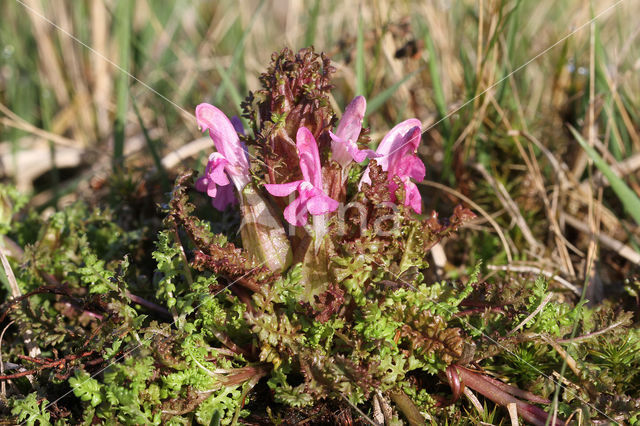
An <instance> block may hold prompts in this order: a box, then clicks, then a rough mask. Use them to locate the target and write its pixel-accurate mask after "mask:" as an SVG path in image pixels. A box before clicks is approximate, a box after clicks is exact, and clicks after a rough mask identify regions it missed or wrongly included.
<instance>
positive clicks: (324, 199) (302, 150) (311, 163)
mask: <svg viewBox="0 0 640 426" xmlns="http://www.w3.org/2000/svg"><path fill="white" fill-rule="evenodd" d="M296 146H297V147H298V155H299V157H300V169H301V170H302V176H303V177H304V179H302V180H297V181H294V182H289V183H282V184H277V183H274V184H266V185H265V188H266V189H267V191H269V193H270V194H271V195H275V196H276V197H285V196H287V195H290V194H291V193H293V192H294V191H296V190H297V191H298V194H299V196H298V198H296V199H295V200H293V202H291V204H289V205H288V206H287V208H285V209H284V218H285V219H286V220H287V222H289V223H290V224H292V225H295V226H304V225H305V224H306V223H307V219H308V217H309V213H311V214H312V215H314V216H321V215H324V214H326V213H329V212H332V211H335V210H336V209H337V208H338V202H337V201H336V200H334V199H332V198H329V197H328V196H327V195H326V194H325V193H324V191H323V190H322V168H321V166H320V155H319V153H318V145H317V143H316V140H315V138H314V137H313V134H311V131H309V129H307V128H306V127H300V128H299V129H298V133H297V135H296Z"/></svg>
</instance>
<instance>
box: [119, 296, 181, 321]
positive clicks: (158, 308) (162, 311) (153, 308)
mask: <svg viewBox="0 0 640 426" xmlns="http://www.w3.org/2000/svg"><path fill="white" fill-rule="evenodd" d="M127 297H128V298H129V299H131V301H132V302H134V303H137V304H138V305H140V306H144V307H145V308H147V309H149V310H150V311H155V312H157V313H159V314H161V315H163V316H165V317H167V318H171V313H170V312H169V311H168V310H167V309H166V308H164V307H162V306H160V305H157V304H155V303H153V302H150V301H148V300H147V299H143V298H142V297H140V296H136V295H135V294H132V293H130V292H128V291H127Z"/></svg>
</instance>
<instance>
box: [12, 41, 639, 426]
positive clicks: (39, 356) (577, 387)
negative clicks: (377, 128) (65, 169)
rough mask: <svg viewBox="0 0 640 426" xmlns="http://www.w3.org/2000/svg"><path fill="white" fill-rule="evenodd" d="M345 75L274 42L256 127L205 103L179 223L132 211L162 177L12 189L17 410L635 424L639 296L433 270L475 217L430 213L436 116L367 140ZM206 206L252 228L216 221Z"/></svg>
mask: <svg viewBox="0 0 640 426" xmlns="http://www.w3.org/2000/svg"><path fill="white" fill-rule="evenodd" d="M332 72H333V68H332V67H331V65H330V62H329V60H328V59H327V58H326V57H325V56H324V55H319V54H316V53H315V52H314V51H313V50H312V49H303V50H301V51H300V52H298V53H297V54H294V53H292V52H291V51H289V50H287V49H285V50H283V51H282V52H280V53H276V54H274V55H273V57H272V62H271V65H270V67H269V69H268V70H267V72H266V73H264V74H263V75H262V76H261V78H260V81H261V84H262V89H261V90H258V91H256V92H255V93H252V94H250V95H249V97H248V98H247V99H246V101H245V102H244V103H243V109H244V119H245V122H246V123H247V124H248V127H247V128H243V127H242V125H241V124H240V120H239V119H238V118H233V117H232V118H228V117H227V116H225V114H224V113H223V112H222V111H221V110H220V109H218V108H217V107H215V106H212V105H209V104H206V103H203V104H201V105H199V106H198V107H197V108H196V119H197V122H196V123H194V126H196V125H198V126H199V127H200V128H201V129H202V130H203V131H204V132H208V134H209V136H210V137H211V139H212V148H211V151H212V152H211V155H210V157H209V161H208V164H207V165H206V168H205V170H204V171H203V173H201V174H200V176H199V177H198V173H197V172H196V171H193V170H192V171H187V172H184V173H182V174H181V175H179V176H178V178H177V180H176V184H175V187H174V189H173V191H172V193H171V199H170V201H169V203H168V204H166V205H164V206H163V214H164V215H165V219H164V222H163V223H162V225H160V223H158V222H159V221H156V220H155V219H156V218H155V216H154V215H153V213H147V214H146V215H142V214H140V215H137V214H132V212H133V211H144V209H147V210H149V206H150V205H151V206H153V203H152V202H150V201H149V200H148V199H146V198H145V190H144V185H143V186H140V187H139V190H137V191H139V192H132V191H131V189H130V188H132V187H134V186H133V185H131V184H130V182H128V181H126V180H123V181H122V182H120V181H119V180H118V179H115V178H114V179H113V181H112V182H111V183H110V185H111V187H112V188H111V193H112V194H125V195H124V196H125V198H122V199H120V200H116V202H114V203H113V204H112V205H111V207H110V208H106V209H94V210H91V209H89V208H88V207H87V205H86V203H76V204H74V205H72V206H69V207H67V208H65V209H62V210H61V211H58V212H56V213H55V214H53V215H52V216H51V217H50V218H48V219H47V220H44V219H41V218H40V217H38V216H37V215H24V216H23V217H22V220H19V221H16V220H13V219H12V218H13V217H14V216H16V215H17V214H18V212H17V209H19V207H20V206H21V205H23V204H24V202H25V200H24V199H21V198H20V197H19V196H18V195H17V194H16V193H15V192H11V191H9V192H6V195H5V196H3V197H0V198H1V199H0V201H1V203H0V204H2V206H1V207H2V209H1V210H2V223H1V224H0V225H2V226H0V233H1V234H2V235H3V237H4V238H6V241H13V242H15V243H14V244H11V245H8V247H9V249H10V250H7V253H9V254H8V256H9V257H10V262H11V263H12V266H13V270H14V271H15V280H16V282H17V283H18V285H19V286H20V288H21V289H22V291H23V294H22V295H21V296H19V297H14V298H12V299H10V300H8V301H6V302H5V303H4V304H3V305H2V306H1V309H0V322H2V321H5V320H7V322H6V323H5V324H8V325H6V326H5V327H7V328H8V329H9V330H16V331H15V332H14V333H15V334H13V335H12V336H11V337H8V336H9V335H8V334H7V335H5V338H4V340H2V351H3V353H2V355H3V362H4V364H2V365H4V370H3V372H2V373H0V381H2V382H3V383H8V385H7V393H6V399H4V398H5V394H4V391H3V395H1V396H2V401H5V400H6V402H7V404H6V405H4V404H3V405H2V407H5V408H2V407H0V410H4V411H1V412H2V414H3V415H5V416H10V415H13V417H9V418H10V419H11V421H10V422H12V423H15V422H16V421H18V422H26V424H36V423H38V422H40V423H41V424H47V423H48V422H50V421H52V422H53V421H55V422H57V423H56V424H62V423H64V422H65V421H68V422H70V423H73V424H78V423H83V424H94V423H101V422H104V423H109V424H119V423H123V424H171V425H181V424H190V423H198V424H204V425H210V424H212V425H215V424H235V423H238V422H244V423H248V424H296V423H297V422H299V421H300V422H305V423H306V424H319V425H322V424H351V423H358V424H369V423H371V422H375V423H377V424H386V425H390V424H400V423H401V422H405V423H407V422H408V423H409V424H411V425H420V424H426V423H430V424H469V423H473V424H475V423H477V422H487V423H498V422H501V421H502V422H503V423H504V419H506V418H508V417H509V413H508V411H507V409H506V408H505V409H502V408H496V407H498V406H502V407H508V408H509V409H510V410H511V411H512V413H513V411H514V410H515V411H517V413H518V414H519V416H520V417H521V418H522V419H524V420H525V421H526V422H528V423H530V424H534V425H544V424H555V425H562V424H564V423H563V420H562V419H566V418H568V417H570V416H572V415H573V413H574V412H576V410H579V411H580V412H581V413H583V415H584V416H591V417H590V418H591V419H593V418H599V419H605V418H608V419H611V418H615V419H626V418H631V419H635V420H636V421H637V419H638V413H640V407H639V406H640V402H638V399H637V395H638V385H637V383H638V377H639V373H638V371H640V356H639V355H638V354H639V353H640V350H639V349H640V334H639V333H638V332H637V331H636V329H634V328H631V327H628V325H629V323H630V322H631V315H630V314H626V313H624V312H622V311H619V310H615V311H614V310H613V309H610V308H606V307H598V308H590V307H587V306H585V305H583V304H581V303H576V299H575V297H574V298H573V299H572V296H573V295H566V294H560V295H553V296H556V297H553V298H552V297H551V295H550V293H549V289H548V287H547V282H546V281H545V280H544V279H542V278H538V279H537V280H533V279H531V277H529V276H526V275H515V274H511V275H506V277H495V279H494V281H491V282H488V281H484V280H480V279H479V278H478V277H479V273H480V267H479V266H476V267H475V268H473V267H472V268H470V270H471V271H472V273H471V274H470V276H469V277H466V278H463V279H461V280H459V281H457V280H454V281H446V282H445V281H442V282H437V281H436V282H434V280H433V279H429V278H427V277H428V276H431V275H430V271H428V270H427V269H428V267H429V265H428V263H427V258H428V256H429V251H430V250H431V249H432V248H433V247H434V245H435V244H437V243H438V242H439V241H440V240H442V239H443V238H445V237H447V236H450V235H452V233H454V232H455V231H456V230H457V229H458V228H459V227H460V226H462V225H463V224H464V223H465V222H466V221H468V220H470V219H472V218H473V217H474V214H473V213H472V212H471V211H469V210H468V209H466V208H464V207H461V206H458V207H456V208H455V209H454V210H453V214H452V215H451V217H449V218H447V219H444V220H440V219H438V215H437V214H436V213H435V212H433V213H431V212H429V210H430V209H429V206H426V205H423V200H422V197H421V194H420V192H419V191H418V187H417V186H416V184H417V183H419V181H421V180H422V179H424V177H425V171H426V168H425V164H424V163H423V162H422V161H421V159H420V158H419V157H418V156H417V155H416V152H417V149H418V146H419V144H420V139H421V125H420V121H419V120H417V119H415V118H412V119H408V120H405V121H402V122H401V123H399V124H397V125H395V126H393V127H392V129H391V130H390V131H389V132H388V133H387V134H386V135H385V136H384V137H383V138H382V141H381V142H380V143H379V145H378V147H377V149H376V150H375V151H373V150H370V149H368V148H367V145H368V144H369V142H370V141H369V139H368V138H367V134H368V130H367V129H363V128H362V123H363V117H364V116H365V113H366V100H365V99H364V98H363V97H361V96H357V97H355V98H354V99H353V100H352V101H351V102H350V103H349V105H348V106H347V107H346V108H345V111H344V113H343V114H342V116H341V117H340V119H338V117H337V114H336V112H335V111H334V110H333V109H332V108H331V106H330V105H331V104H330V102H329V90H331V84H330V77H331V74H332ZM427 166H428V165H427ZM122 187H124V188H129V189H128V190H126V191H125V190H120V188H122ZM146 195H147V196H148V195H149V193H148V192H146ZM209 204H213V207H214V208H215V209H217V210H222V211H226V213H219V215H220V216H219V217H222V218H227V217H229V215H231V216H233V217H237V216H238V215H239V216H240V217H241V220H240V221H239V222H231V223H239V225H238V226H237V229H232V230H231V231H230V232H227V233H226V234H221V233H215V232H213V231H212V230H213V229H220V223H212V222H210V221H209V220H206V219H204V216H203V215H204V214H218V213H215V212H214V211H213V209H211V208H210V207H209ZM196 205H199V206H200V208H196ZM207 210H208V212H207ZM423 211H427V212H429V214H427V215H425V216H421V215H420V214H421V212H423ZM234 215H235V216H234ZM149 218H151V219H149ZM225 220H226V219H225ZM221 222H224V223H226V222H225V221H221ZM158 228H159V229H158ZM21 247H24V250H22V249H21ZM153 247H155V249H153ZM472 249H473V248H472V247H469V250H472ZM4 252H5V251H4V250H3V251H2V252H0V254H2V256H4ZM150 252H152V255H150V254H149V253H150ZM5 260H6V259H5V258H4V257H3V265H5V267H6V265H7V264H9V263H7V262H5ZM532 313H533V314H532ZM9 320H10V321H9ZM10 325H13V326H12V327H9V326H10ZM7 328H5V330H6V329H7ZM20 333H23V335H24V338H23V336H21V335H20ZM605 333H606V337H605V336H604V335H605ZM565 361H566V362H567V365H568V366H569V369H568V370H567V372H566V374H565V375H564V376H563V378H562V380H566V382H563V383H568V385H567V386H566V387H565V388H564V389H563V390H562V392H560V391H559V389H561V387H560V382H559V381H558V380H557V379H556V377H555V376H554V375H553V373H552V372H553V371H559V370H560V369H561V367H562V365H563V362H565ZM569 370H570V371H569ZM596 377H597V379H596ZM633 383H636V385H633ZM554 392H558V393H557V395H558V404H555V405H554V404H551V403H550V400H551V399H552V398H553V397H554ZM552 407H556V408H557V409H555V410H552V409H551V408H552ZM552 412H554V413H553V414H552ZM629 413H631V414H629ZM554 419H555V420H554Z"/></svg>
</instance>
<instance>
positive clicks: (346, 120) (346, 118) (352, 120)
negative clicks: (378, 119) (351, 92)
mask: <svg viewBox="0 0 640 426" xmlns="http://www.w3.org/2000/svg"><path fill="white" fill-rule="evenodd" d="M366 110H367V100H366V99H365V98H364V96H356V97H355V98H353V100H352V101H351V103H350V104H349V105H347V108H346V109H345V110H344V114H343V115H342V118H341V119H340V123H338V128H337V129H336V135H338V136H339V137H340V138H342V139H345V140H348V141H349V140H350V141H354V142H356V141H357V140H358V137H359V136H360V131H361V130H362V119H363V118H364V113H365V111H366Z"/></svg>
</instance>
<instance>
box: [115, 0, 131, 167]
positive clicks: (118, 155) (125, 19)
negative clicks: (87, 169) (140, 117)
mask: <svg viewBox="0 0 640 426" xmlns="http://www.w3.org/2000/svg"><path fill="white" fill-rule="evenodd" d="M132 12H133V2H130V1H119V2H117V4H116V10H115V22H116V25H115V31H116V40H117V42H118V51H119V52H120V63H119V64H118V65H119V66H120V67H121V68H122V70H124V71H121V72H119V73H118V77H117V78H116V120H115V123H114V134H113V167H114V169H117V168H118V167H119V166H121V165H122V162H123V160H124V137H125V135H124V131H125V124H126V123H125V122H126V119H127V109H128V107H129V74H128V72H129V62H130V58H131V20H132V19H131V18H132V15H133V13H132Z"/></svg>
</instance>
